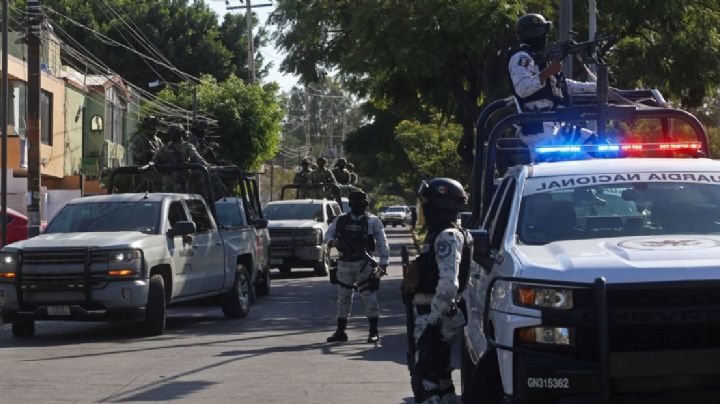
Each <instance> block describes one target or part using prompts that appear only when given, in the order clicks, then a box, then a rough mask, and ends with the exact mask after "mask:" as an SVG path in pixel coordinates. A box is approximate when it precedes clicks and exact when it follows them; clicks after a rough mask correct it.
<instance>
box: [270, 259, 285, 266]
mask: <svg viewBox="0 0 720 404" xmlns="http://www.w3.org/2000/svg"><path fill="white" fill-rule="evenodd" d="M282 263H283V260H282V258H273V259H271V260H270V264H272V265H282Z"/></svg>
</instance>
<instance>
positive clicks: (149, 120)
mask: <svg viewBox="0 0 720 404" xmlns="http://www.w3.org/2000/svg"><path fill="white" fill-rule="evenodd" d="M159 125H160V120H159V119H158V118H157V117H155V116H152V115H151V116H147V117H145V118H144V119H143V120H142V123H141V124H140V132H139V133H138V134H136V135H135V137H134V138H133V142H132V146H131V152H132V158H133V165H136V166H144V165H146V164H148V163H149V162H151V161H152V160H153V158H154V157H155V155H156V154H157V153H158V152H159V151H160V149H162V147H163V142H162V140H160V138H159V137H157V131H158V126H159Z"/></svg>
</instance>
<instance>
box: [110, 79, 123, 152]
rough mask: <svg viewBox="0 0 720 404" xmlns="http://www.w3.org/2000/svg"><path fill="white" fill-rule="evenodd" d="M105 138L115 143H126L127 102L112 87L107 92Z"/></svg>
mask: <svg viewBox="0 0 720 404" xmlns="http://www.w3.org/2000/svg"><path fill="white" fill-rule="evenodd" d="M105 100H106V101H105V121H106V122H107V123H108V124H107V125H105V139H106V140H108V141H110V142H113V143H115V144H119V145H122V144H125V121H126V118H127V104H126V103H125V101H124V100H123V99H122V98H120V96H118V93H117V91H115V90H114V89H112V88H110V89H108V90H107V91H106V92H105Z"/></svg>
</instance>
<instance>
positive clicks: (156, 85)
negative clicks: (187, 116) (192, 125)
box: [148, 79, 197, 121]
mask: <svg viewBox="0 0 720 404" xmlns="http://www.w3.org/2000/svg"><path fill="white" fill-rule="evenodd" d="M163 86H170V87H172V88H174V89H176V90H178V91H179V90H182V87H181V86H180V84H178V83H171V82H169V81H165V80H159V79H158V80H153V81H151V82H149V83H148V87H150V88H160V87H163ZM196 117H197V86H196V85H193V86H192V119H193V121H194V120H195V118H196Z"/></svg>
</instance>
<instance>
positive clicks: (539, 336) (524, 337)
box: [515, 327, 575, 345]
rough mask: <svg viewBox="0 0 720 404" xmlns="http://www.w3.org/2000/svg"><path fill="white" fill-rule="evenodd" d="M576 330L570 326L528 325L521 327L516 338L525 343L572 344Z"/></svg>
mask: <svg viewBox="0 0 720 404" xmlns="http://www.w3.org/2000/svg"><path fill="white" fill-rule="evenodd" d="M574 331H575V330H574V329H573V328H568V327H527V328H519V329H518V330H517V331H516V332H515V338H516V339H517V340H518V341H519V342H522V343H525V344H544V345H572V344H573V334H574Z"/></svg>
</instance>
